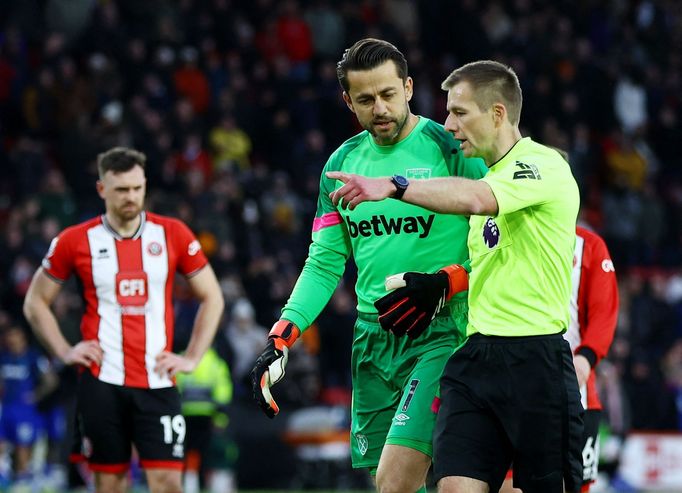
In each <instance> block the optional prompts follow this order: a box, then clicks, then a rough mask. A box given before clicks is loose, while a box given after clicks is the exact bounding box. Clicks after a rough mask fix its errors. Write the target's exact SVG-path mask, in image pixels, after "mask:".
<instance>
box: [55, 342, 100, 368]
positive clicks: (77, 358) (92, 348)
mask: <svg viewBox="0 0 682 493" xmlns="http://www.w3.org/2000/svg"><path fill="white" fill-rule="evenodd" d="M103 357H104V352H103V351H102V348H101V347H100V345H99V343H98V342H97V341H94V340H89V341H80V342H79V343H78V344H76V345H75V346H72V347H71V348H70V349H69V350H68V351H67V352H66V353H65V354H64V355H62V356H61V360H62V361H63V362H64V364H65V365H83V366H87V367H89V366H90V365H92V364H95V365H97V366H100V365H101V364H102V358H103Z"/></svg>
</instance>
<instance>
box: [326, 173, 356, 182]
mask: <svg viewBox="0 0 682 493" xmlns="http://www.w3.org/2000/svg"><path fill="white" fill-rule="evenodd" d="M326 175H327V178H331V179H332V180H341V181H342V182H344V183H346V182H348V180H350V175H349V174H348V173H343V172H342V171H327V173H326Z"/></svg>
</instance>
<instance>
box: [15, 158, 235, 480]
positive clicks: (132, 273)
mask: <svg viewBox="0 0 682 493" xmlns="http://www.w3.org/2000/svg"><path fill="white" fill-rule="evenodd" d="M145 161H146V157H145V155H144V154H142V153H140V152H138V151H135V150H133V149H128V148H122V147H116V148H113V149H110V150H109V151H107V152H104V153H102V154H100V155H99V156H98V159H97V167H98V171H99V180H98V182H97V192H98V193H99V196H100V197H101V198H102V199H103V201H104V204H105V213H104V214H102V215H100V216H98V217H95V218H93V219H90V220H88V221H85V222H83V223H81V224H77V225H75V226H71V227H69V228H66V229H65V230H64V231H62V232H61V233H60V234H59V235H58V236H57V237H56V238H55V239H54V240H53V241H52V244H51V245H50V248H49V251H48V252H47V255H46V256H45V258H44V259H43V262H42V266H41V267H40V268H39V269H38V271H37V272H36V274H35V276H34V277H33V280H32V282H31V286H30V287H29V290H28V293H27V295H26V299H25V301H24V314H25V315H26V318H27V320H28V321H29V322H30V324H31V326H32V327H33V330H34V332H35V334H36V336H37V337H38V338H39V339H40V340H41V342H42V343H43V344H44V345H45V346H46V348H47V349H48V350H49V351H50V352H52V353H53V354H54V355H56V356H57V357H58V358H59V359H60V360H62V361H63V362H64V363H65V364H69V365H80V366H82V367H83V369H84V371H82V372H81V374H80V379H79V385H78V413H79V417H80V419H81V422H82V425H83V429H82V432H83V435H84V443H85V444H87V446H86V447H85V452H86V457H87V459H88V462H89V466H90V469H91V470H92V471H93V472H94V477H95V487H96V490H97V491H98V492H102V491H106V492H123V491H125V490H126V472H127V470H128V468H129V466H130V453H131V445H132V444H134V445H135V447H136V448H137V451H138V454H139V457H140V463H141V466H142V467H143V468H144V469H145V470H146V475H147V483H148V486H149V488H150V490H151V491H152V493H156V492H162V491H163V492H166V493H167V492H180V491H182V486H181V475H182V466H183V457H184V450H183V441H184V437H185V422H184V418H183V417H182V414H181V412H180V397H179V395H178V392H177V389H176V388H175V379H174V376H175V374H177V373H178V372H191V371H192V370H193V369H194V368H195V367H196V366H197V364H198V363H199V361H200V360H201V357H202V356H203V354H204V352H205V351H206V349H207V348H208V347H209V346H210V344H211V342H212V340H213V337H214V335H215V332H216V329H217V327H218V322H219V320H220V317H221V314H222V311H223V304H224V302H223V298H222V294H221V291H220V288H219V286H218V282H217V279H216V277H215V274H214V273H213V270H212V269H211V266H210V265H209V263H208V260H207V259H206V256H205V255H204V253H203V252H202V250H201V245H200V244H199V242H198V241H197V239H196V238H195V237H194V235H193V234H192V232H191V231H190V229H189V228H188V227H187V226H186V225H185V224H184V223H182V222H181V221H179V220H177V219H173V218H170V217H165V216H160V215H157V214H152V213H149V212H145V211H144V210H143V205H144V197H145V191H146V178H145V172H144V168H145ZM176 272H177V273H180V274H182V275H184V276H185V277H186V278H187V281H188V283H189V286H190V288H191V289H192V291H193V292H194V294H195V295H196V297H197V298H198V300H199V302H200V305H199V310H198V312H197V316H196V318H195V321H194V327H193V331H192V336H191V339H190V341H189V345H188V347H187V350H186V351H185V353H184V355H178V354H174V353H172V352H171V348H172V344H173V300H172V293H173V281H174V277H175V274H176ZM72 274H75V275H76V277H77V278H78V281H79V283H80V285H81V289H82V294H83V298H84V301H85V313H84V314H83V317H82V320H81V334H82V341H81V342H79V343H78V344H76V345H74V346H72V345H70V344H69V343H68V342H67V340H66V339H65V338H64V336H63V335H62V333H61V331H60V328H59V323H58V321H57V319H56V318H55V316H54V313H53V312H52V310H51V308H50V305H51V303H52V301H53V300H54V299H55V297H56V296H57V294H58V293H59V291H60V289H61V288H62V285H63V284H64V282H66V281H67V280H68V278H69V277H70V276H71V275H72Z"/></svg>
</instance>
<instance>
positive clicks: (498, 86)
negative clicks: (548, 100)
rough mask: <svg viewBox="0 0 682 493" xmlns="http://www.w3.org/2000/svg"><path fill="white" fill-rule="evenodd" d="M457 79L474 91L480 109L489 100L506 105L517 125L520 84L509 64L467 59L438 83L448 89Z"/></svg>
mask: <svg viewBox="0 0 682 493" xmlns="http://www.w3.org/2000/svg"><path fill="white" fill-rule="evenodd" d="M460 82H467V83H468V84H469V85H470V86H471V89H472V91H473V93H474V100H475V101H476V104H477V105H478V107H479V108H480V110H481V111H487V110H488V109H489V108H490V107H491V106H492V105H493V104H495V103H502V104H504V106H505V108H507V115H508V117H509V122H510V123H511V124H512V125H518V124H519V121H520V119H521V104H522V102H523V96H522V94H521V85H520V84H519V78H518V77H517V76H516V73H515V72H514V70H512V68H511V67H508V66H506V65H503V64H501V63H499V62H495V61H492V60H480V61H477V62H471V63H467V64H466V65H463V66H461V67H460V68H458V69H456V70H454V71H453V72H452V73H451V74H450V75H448V77H447V79H445V80H444V81H443V83H442V84H441V86H440V87H441V89H443V90H444V91H449V90H450V89H452V88H453V87H454V86H456V85H457V84H459V83H460Z"/></svg>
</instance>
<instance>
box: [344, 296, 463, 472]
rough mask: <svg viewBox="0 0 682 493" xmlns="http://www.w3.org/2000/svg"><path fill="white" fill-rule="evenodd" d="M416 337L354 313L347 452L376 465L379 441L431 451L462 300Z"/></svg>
mask: <svg viewBox="0 0 682 493" xmlns="http://www.w3.org/2000/svg"><path fill="white" fill-rule="evenodd" d="M449 308H450V310H451V313H452V315H451V313H449V311H448V310H447V309H445V310H442V311H441V314H440V315H439V316H438V317H436V319H435V320H434V321H433V322H432V323H431V325H430V326H429V328H428V329H427V330H426V332H424V333H423V334H422V335H421V336H419V337H418V338H417V339H414V340H412V339H410V338H408V337H396V336H394V335H393V334H392V333H390V332H387V331H385V330H383V329H382V328H381V326H380V325H379V323H378V322H377V321H376V315H374V316H372V315H365V314H359V316H358V320H357V322H356V324H355V335H354V342H353V355H352V372H353V375H352V376H353V404H352V410H351V412H352V416H351V418H352V424H351V458H352V462H353V467H355V468H361V467H368V468H370V469H371V470H375V469H376V467H377V465H378V464H379V458H380V457H381V452H382V450H383V447H384V444H391V445H402V446H406V447H409V448H412V449H415V450H418V451H420V452H422V453H424V454H426V455H428V456H429V457H430V456H432V453H433V446H432V434H433V429H434V426H435V422H436V412H437V410H438V403H439V398H438V396H439V381H440V377H441V374H442V373H443V368H444V367H445V363H446V362H447V360H448V359H449V358H450V356H451V355H452V353H453V352H454V351H455V349H456V348H457V347H459V346H460V345H461V344H462V343H463V341H464V333H465V330H466V317H467V310H466V302H459V303H454V304H451V305H450V307H449Z"/></svg>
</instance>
